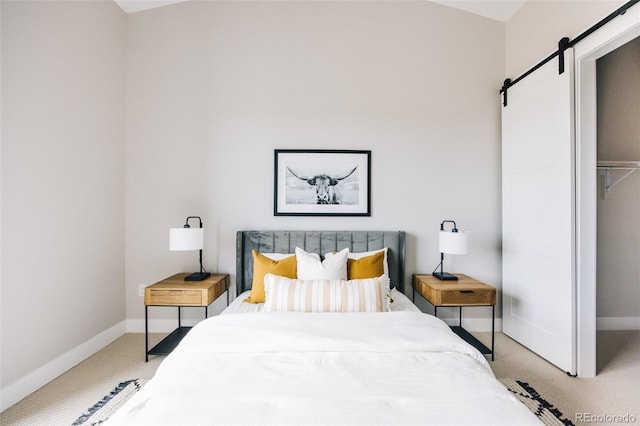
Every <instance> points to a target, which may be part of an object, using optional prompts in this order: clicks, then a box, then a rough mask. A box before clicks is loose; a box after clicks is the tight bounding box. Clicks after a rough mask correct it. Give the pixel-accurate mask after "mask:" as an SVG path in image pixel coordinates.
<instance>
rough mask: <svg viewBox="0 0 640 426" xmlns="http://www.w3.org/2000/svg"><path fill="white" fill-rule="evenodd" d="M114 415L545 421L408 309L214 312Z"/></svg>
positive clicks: (191, 421)
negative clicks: (363, 311)
mask: <svg viewBox="0 0 640 426" xmlns="http://www.w3.org/2000/svg"><path fill="white" fill-rule="evenodd" d="M109 423H110V424H127V425H139V424H140V425H142V424H145V425H159V424H180V425H203V424H207V425H211V424H260V425H276V424H277V425H285V424H291V425H303V424H323V425H324V424H340V425H344V424H358V425H377V424H398V425H409V424H414V425H429V424H432V425H447V424H449V425H454V424H455V425H460V424H471V425H476V424H477V425H480V424H484V425H501V424H504V425H527V424H540V422H539V421H538V420H537V418H536V417H535V416H534V415H533V414H531V413H530V412H529V410H528V409H527V408H526V407H525V406H524V405H523V404H522V403H520V402H519V401H517V400H516V399H515V397H513V396H512V395H511V394H510V393H509V392H508V391H507V390H506V389H505V388H504V387H503V386H502V385H500V383H499V382H498V381H497V380H495V378H494V376H493V373H492V372H491V370H490V368H489V366H488V363H487V361H486V360H485V358H484V356H483V355H482V354H480V353H479V352H478V351H477V350H476V349H474V348H473V347H472V346H470V345H468V344H466V343H465V342H464V341H462V340H461V339H460V338H458V337H457V336H456V335H455V334H454V333H453V332H451V330H450V329H449V327H447V326H446V324H445V323H444V322H442V321H441V320H439V319H437V318H435V317H433V316H431V315H426V314H422V313H418V312H407V311H401V312H384V313H346V314H343V313H331V314H326V313H322V314H309V313H272V312H258V313H247V314H243V315H220V316H217V317H211V318H209V319H207V320H205V321H202V322H200V323H199V324H197V325H196V326H195V327H194V328H193V329H192V330H191V331H190V332H189V334H187V336H186V337H185V338H184V340H183V341H182V343H181V344H180V345H179V346H178V347H177V348H176V349H175V350H174V351H173V352H172V353H171V354H170V355H169V356H167V358H166V359H165V360H164V361H163V363H162V364H161V365H160V367H159V368H158V370H157V372H156V375H155V377H154V378H153V379H152V380H151V381H149V382H148V383H147V384H146V385H145V386H144V387H143V388H142V389H141V390H140V392H138V393H137V394H136V395H135V396H134V397H133V398H132V399H131V400H129V402H128V403H127V404H126V405H125V406H124V407H123V408H122V409H120V410H119V411H118V412H117V413H116V414H115V415H114V416H113V417H112V418H111V420H110V421H109Z"/></svg>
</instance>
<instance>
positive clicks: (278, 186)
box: [273, 149, 371, 216]
mask: <svg viewBox="0 0 640 426" xmlns="http://www.w3.org/2000/svg"><path fill="white" fill-rule="evenodd" d="M273 187H274V196H273V199H274V202H273V214H274V216H371V151H362V150H330V149H276V150H275V151H274V186H273Z"/></svg>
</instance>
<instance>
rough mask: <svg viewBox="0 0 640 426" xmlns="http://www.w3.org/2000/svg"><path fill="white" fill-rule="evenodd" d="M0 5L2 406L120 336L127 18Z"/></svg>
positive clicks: (97, 7) (112, 9) (54, 6)
mask: <svg viewBox="0 0 640 426" xmlns="http://www.w3.org/2000/svg"><path fill="white" fill-rule="evenodd" d="M0 7H1V8H2V168H1V170H2V181H1V184H2V200H1V203H2V204H1V206H2V228H1V229H2V238H1V243H2V257H1V265H2V271H1V287H0V289H1V292H2V300H1V314H0V317H1V330H2V347H1V350H0V356H1V366H0V372H1V374H2V376H1V381H0V383H1V386H2V408H6V406H7V404H9V405H10V403H12V402H15V401H14V400H13V399H15V398H18V397H21V396H25V392H26V393H29V392H30V391H33V390H35V388H37V387H38V386H39V385H42V384H44V383H46V382H47V381H48V380H51V379H52V378H53V377H51V375H54V377H55V374H60V373H61V372H63V371H64V369H65V368H69V367H71V366H73V365H74V363H75V362H79V361H80V360H82V359H83V358H84V357H86V356H88V355H89V354H91V353H92V352H91V351H95V350H97V349H99V347H97V346H99V345H100V344H103V343H104V341H105V340H108V339H109V338H110V336H111V335H112V334H113V330H114V327H117V326H118V324H121V325H120V327H121V329H122V331H123V330H124V326H123V325H122V322H123V320H124V144H123V142H124V114H123V109H124V59H125V56H124V55H125V15H124V13H123V12H122V11H121V10H120V9H119V8H118V6H117V5H116V4H115V3H113V2H112V1H82V2H30V1H19V2H14V1H4V0H3V1H2V3H1V6H0ZM104 333H107V334H106V335H105V334H104ZM110 333H111V334H110ZM101 339H102V340H101Z"/></svg>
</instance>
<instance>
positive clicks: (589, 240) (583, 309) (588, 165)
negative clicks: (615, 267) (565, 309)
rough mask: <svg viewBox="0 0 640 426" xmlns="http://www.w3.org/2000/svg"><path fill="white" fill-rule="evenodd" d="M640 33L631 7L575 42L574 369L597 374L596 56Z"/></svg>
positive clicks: (639, 12) (636, 10)
mask: <svg viewBox="0 0 640 426" xmlns="http://www.w3.org/2000/svg"><path fill="white" fill-rule="evenodd" d="M639 36H640V7H632V8H630V9H628V10H627V12H626V13H625V14H624V15H621V16H619V17H617V18H616V19H615V20H613V21H611V22H610V23H608V24H607V25H605V26H604V27H602V28H600V29H599V30H598V31H596V32H595V33H593V34H591V35H590V36H589V37H588V38H586V39H584V40H583V41H581V42H580V43H578V44H576V45H575V46H574V49H575V72H576V76H575V84H576V88H575V94H576V105H575V106H576V108H575V110H576V160H577V161H576V185H577V188H576V282H577V293H576V296H577V299H578V300H577V303H576V306H577V327H578V329H577V343H578V347H577V373H578V376H579V377H595V376H596V373H597V371H596V331H597V321H596V262H597V256H596V251H597V241H596V235H597V233H596V232H597V201H598V198H597V197H598V195H597V194H598V187H597V183H598V175H597V169H596V165H597V128H596V123H597V101H596V93H597V86H596V60H597V59H599V58H601V57H602V56H604V55H606V54H607V53H610V52H611V51H613V50H615V49H617V48H618V47H620V46H622V45H623V44H625V43H627V42H629V41H631V40H633V39H634V38H636V37H639Z"/></svg>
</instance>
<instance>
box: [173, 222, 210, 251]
mask: <svg viewBox="0 0 640 426" xmlns="http://www.w3.org/2000/svg"><path fill="white" fill-rule="evenodd" d="M202 247H204V229H203V228H171V229H169V250H171V251H183V250H202Z"/></svg>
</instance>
